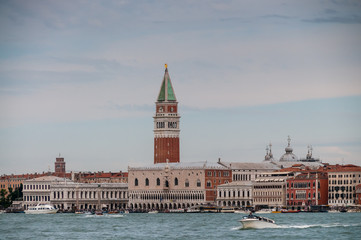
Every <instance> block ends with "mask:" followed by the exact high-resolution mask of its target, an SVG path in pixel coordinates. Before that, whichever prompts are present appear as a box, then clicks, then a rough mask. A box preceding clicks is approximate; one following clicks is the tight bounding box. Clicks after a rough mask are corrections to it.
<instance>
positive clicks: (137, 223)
mask: <svg viewBox="0 0 361 240" xmlns="http://www.w3.org/2000/svg"><path fill="white" fill-rule="evenodd" d="M242 216H243V214H236V213H182V214H179V213H178V214H177V213H173V214H172V213H158V214H147V213H130V214H124V215H113V214H111V215H102V216H97V215H85V214H49V215H46V214H45V215H27V214H21V213H18V214H0V239H147V240H148V239H218V240H219V239H252V240H254V239H263V240H265V239H292V240H293V239H361V213H296V214H291V213H290V214H264V215H263V216H265V217H268V218H271V219H274V220H275V221H276V223H277V225H278V227H277V228H272V229H271V228H270V229H247V230H245V229H242V228H241V227H240V226H241V223H240V222H238V220H240V219H241V217H242Z"/></svg>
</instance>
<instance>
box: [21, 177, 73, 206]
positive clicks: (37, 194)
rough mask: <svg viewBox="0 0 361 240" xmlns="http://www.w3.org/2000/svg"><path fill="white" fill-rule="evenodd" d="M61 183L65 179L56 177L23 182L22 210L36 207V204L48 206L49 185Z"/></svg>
mask: <svg viewBox="0 0 361 240" xmlns="http://www.w3.org/2000/svg"><path fill="white" fill-rule="evenodd" d="M63 181H65V178H60V177H56V176H42V177H38V178H33V179H29V180H25V181H24V186H23V204H24V209H28V207H30V206H36V205H37V204H38V203H44V204H50V192H51V185H52V184H54V183H57V182H63ZM68 181H70V180H68Z"/></svg>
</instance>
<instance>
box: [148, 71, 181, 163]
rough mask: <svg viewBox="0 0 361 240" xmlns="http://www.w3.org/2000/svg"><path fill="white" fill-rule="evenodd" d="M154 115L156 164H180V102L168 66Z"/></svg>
mask: <svg viewBox="0 0 361 240" xmlns="http://www.w3.org/2000/svg"><path fill="white" fill-rule="evenodd" d="M155 106H156V110H155V115H154V117H153V118H154V164H156V163H166V162H167V160H168V161H169V162H170V163H172V162H179V132H180V129H179V119H180V116H179V115H178V102H177V99H176V97H175V94H174V90H173V86H172V82H171V81H170V77H169V73H168V68H167V64H166V65H165V72H164V77H163V82H162V85H161V87H160V91H159V94H158V99H157V102H156V103H155Z"/></svg>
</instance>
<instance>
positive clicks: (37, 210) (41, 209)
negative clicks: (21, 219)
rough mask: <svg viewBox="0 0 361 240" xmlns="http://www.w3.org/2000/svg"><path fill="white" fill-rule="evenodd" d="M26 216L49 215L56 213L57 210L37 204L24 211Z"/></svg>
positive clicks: (46, 205) (47, 205)
mask: <svg viewBox="0 0 361 240" xmlns="http://www.w3.org/2000/svg"><path fill="white" fill-rule="evenodd" d="M24 212H25V213H26V214H49V213H57V212H58V209H56V208H54V207H53V206H51V205H49V204H43V203H38V205H36V206H35V207H29V208H28V209H27V210H25V211H24Z"/></svg>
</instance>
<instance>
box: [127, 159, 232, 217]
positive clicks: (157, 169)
mask: <svg viewBox="0 0 361 240" xmlns="http://www.w3.org/2000/svg"><path fill="white" fill-rule="evenodd" d="M128 171H129V175H128V187H129V207H130V208H132V209H135V210H140V211H149V210H151V209H158V210H167V209H168V210H169V209H177V208H189V207H194V206H201V205H207V204H214V203H215V200H216V189H217V185H219V184H224V183H228V182H230V181H231V177H232V173H231V171H230V170H229V169H228V168H226V167H224V166H222V165H219V164H218V163H207V162H192V163H165V164H163V163H158V164H155V165H150V166H147V167H129V170H128Z"/></svg>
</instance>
